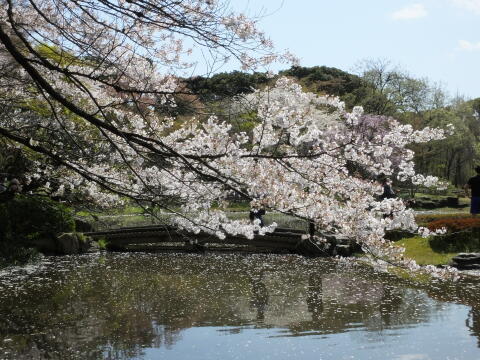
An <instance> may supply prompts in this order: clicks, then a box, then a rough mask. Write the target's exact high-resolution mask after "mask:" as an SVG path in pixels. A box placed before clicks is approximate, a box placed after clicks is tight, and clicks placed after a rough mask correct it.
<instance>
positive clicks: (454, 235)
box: [427, 217, 480, 252]
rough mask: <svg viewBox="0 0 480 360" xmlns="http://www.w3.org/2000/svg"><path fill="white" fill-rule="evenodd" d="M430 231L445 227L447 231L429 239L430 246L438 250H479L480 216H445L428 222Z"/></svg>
mask: <svg viewBox="0 0 480 360" xmlns="http://www.w3.org/2000/svg"><path fill="white" fill-rule="evenodd" d="M427 226H428V228H429V229H430V230H432V231H434V230H437V229H441V228H446V229H447V233H446V234H445V235H442V236H434V237H432V238H431V239H430V246H431V247H432V249H433V250H434V251H438V252H475V251H480V218H472V217H468V218H445V219H439V220H435V221H432V222H430V223H428V225H427Z"/></svg>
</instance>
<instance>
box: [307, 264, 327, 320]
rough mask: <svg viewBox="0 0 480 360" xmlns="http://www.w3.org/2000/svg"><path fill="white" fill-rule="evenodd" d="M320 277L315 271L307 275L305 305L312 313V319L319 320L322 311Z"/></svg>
mask: <svg viewBox="0 0 480 360" xmlns="http://www.w3.org/2000/svg"><path fill="white" fill-rule="evenodd" d="M322 296H323V295H322V277H321V276H319V275H318V274H315V273H310V274H309V275H308V290H307V298H306V302H307V306H308V311H309V312H310V313H312V321H314V322H316V321H319V320H320V316H321V314H322V312H323V297H322Z"/></svg>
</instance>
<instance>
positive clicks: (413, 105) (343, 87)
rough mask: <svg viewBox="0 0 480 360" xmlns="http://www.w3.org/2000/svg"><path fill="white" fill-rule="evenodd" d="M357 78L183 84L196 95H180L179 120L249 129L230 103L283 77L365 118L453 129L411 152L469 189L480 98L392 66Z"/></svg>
mask: <svg viewBox="0 0 480 360" xmlns="http://www.w3.org/2000/svg"><path fill="white" fill-rule="evenodd" d="M355 72H356V74H351V73H348V72H345V71H342V70H339V69H336V68H331V67H326V66H314V67H300V66H295V67H292V68H290V69H288V70H284V71H280V72H279V73H278V74H277V75H275V76H273V77H272V76H267V74H265V73H253V74H250V73H244V72H239V71H234V72H230V73H220V74H215V75H213V76H211V77H194V78H189V79H184V84H185V87H186V89H188V91H187V92H191V93H192V94H195V95H188V96H187V95H179V96H178V98H177V101H178V104H179V106H178V107H177V109H175V112H176V113H175V115H177V116H180V117H181V116H191V115H192V114H194V113H196V114H198V113H202V112H204V113H211V112H216V113H217V114H218V113H220V114H223V117H224V118H225V120H226V121H231V122H232V124H234V125H235V126H236V128H238V129H239V130H245V129H248V128H249V126H248V122H249V121H250V120H252V119H251V118H252V115H251V114H235V113H232V112H229V111H226V109H230V107H229V103H230V102H231V101H232V99H233V98H234V97H237V96H242V95H244V94H248V93H252V92H253V91H254V89H256V88H257V89H258V88H263V87H265V86H267V85H269V84H272V83H273V82H274V81H275V80H276V79H277V78H278V77H279V76H288V77H291V78H294V79H296V80H297V82H298V83H300V84H301V85H302V87H303V88H304V90H307V91H311V92H315V93H318V94H328V95H335V96H339V97H340V98H341V99H342V100H343V101H344V102H345V103H346V106H347V108H349V109H351V108H352V107H353V106H356V105H361V106H363V108H364V109H365V112H366V113H369V114H375V115H383V116H392V117H394V118H396V119H397V120H399V121H401V122H403V123H408V124H411V125H412V126H413V127H414V128H416V129H420V128H423V127H427V126H429V127H445V126H446V125H448V124H453V125H454V126H455V133H454V135H453V136H450V137H449V138H447V139H446V140H443V141H437V142H431V143H428V144H425V145H419V146H417V147H416V148H415V149H413V150H415V152H416V159H415V160H416V161H415V163H416V166H417V168H416V170H417V171H418V172H420V173H425V174H431V175H436V176H439V177H441V178H442V179H445V180H448V181H449V182H450V183H452V184H453V185H454V186H462V185H463V184H465V182H466V181H467V179H468V178H469V177H470V176H472V174H473V173H474V171H473V168H474V167H475V165H476V164H477V163H478V162H480V147H479V137H480V98H477V99H473V100H468V99H465V98H464V97H462V96H459V95H456V96H450V95H449V94H448V93H447V91H445V90H444V89H443V88H442V86H441V85H439V84H436V83H432V82H431V81H429V80H428V79H426V78H415V77H413V76H411V75H410V74H408V73H407V72H406V71H404V70H402V69H400V68H398V67H395V66H393V65H392V64H391V63H390V62H388V61H382V60H366V61H364V62H362V63H360V64H359V65H358V67H357V69H356V71H355Z"/></svg>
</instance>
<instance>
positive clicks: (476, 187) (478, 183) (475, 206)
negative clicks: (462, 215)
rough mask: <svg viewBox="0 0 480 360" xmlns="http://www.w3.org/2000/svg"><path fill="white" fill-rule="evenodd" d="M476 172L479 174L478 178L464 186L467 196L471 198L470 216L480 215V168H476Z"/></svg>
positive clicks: (475, 177) (472, 178) (473, 178)
mask: <svg viewBox="0 0 480 360" xmlns="http://www.w3.org/2000/svg"><path fill="white" fill-rule="evenodd" d="M475 171H476V172H477V176H474V177H471V178H470V179H468V182H467V183H466V184H465V186H464V189H465V194H466V195H467V197H469V198H471V203H470V214H472V216H476V215H477V214H478V213H480V166H476V167H475Z"/></svg>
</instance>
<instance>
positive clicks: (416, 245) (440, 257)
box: [396, 236, 457, 265]
mask: <svg viewBox="0 0 480 360" xmlns="http://www.w3.org/2000/svg"><path fill="white" fill-rule="evenodd" d="M396 244H397V245H399V246H402V247H404V248H405V256H406V257H409V258H411V259H413V260H415V261H416V262H417V263H418V264H419V265H429V264H431V265H445V264H448V263H449V262H450V261H451V260H452V257H454V256H455V255H457V253H440V252H436V251H434V250H433V249H432V248H431V247H430V244H429V242H428V238H422V237H420V236H415V237H412V238H408V239H403V240H400V241H397V242H396Z"/></svg>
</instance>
